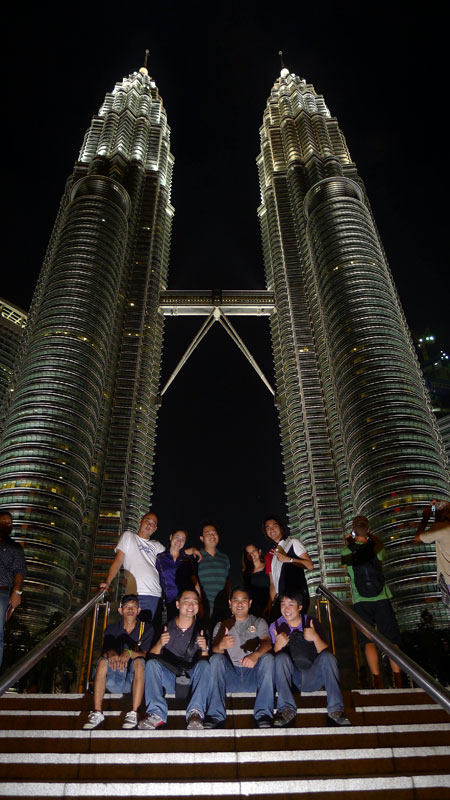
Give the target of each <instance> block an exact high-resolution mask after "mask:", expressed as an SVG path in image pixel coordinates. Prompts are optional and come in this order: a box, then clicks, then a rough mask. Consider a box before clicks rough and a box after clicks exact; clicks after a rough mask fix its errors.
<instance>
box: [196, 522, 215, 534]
mask: <svg viewBox="0 0 450 800" xmlns="http://www.w3.org/2000/svg"><path fill="white" fill-rule="evenodd" d="M207 525H211V528H215V529H216V530H217V523H216V522H215V521H214V520H213V519H205V520H204V522H202V524H201V526H200V527H201V531H202V533H203V529H204V528H206V526H207Z"/></svg>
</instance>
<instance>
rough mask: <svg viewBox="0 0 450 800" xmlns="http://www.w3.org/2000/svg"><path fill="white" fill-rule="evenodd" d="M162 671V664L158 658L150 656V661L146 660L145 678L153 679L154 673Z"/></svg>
mask: <svg viewBox="0 0 450 800" xmlns="http://www.w3.org/2000/svg"><path fill="white" fill-rule="evenodd" d="M160 672H161V664H160V663H159V661H157V660H156V658H149V659H148V661H146V662H145V678H146V680H151V676H152V675H157V674H158V673H160Z"/></svg>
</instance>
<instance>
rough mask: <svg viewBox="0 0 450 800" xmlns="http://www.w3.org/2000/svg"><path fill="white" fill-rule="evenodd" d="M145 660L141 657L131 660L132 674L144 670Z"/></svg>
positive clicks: (138, 673)
mask: <svg viewBox="0 0 450 800" xmlns="http://www.w3.org/2000/svg"><path fill="white" fill-rule="evenodd" d="M144 667H145V661H144V659H143V658H135V659H134V661H133V668H134V674H135V675H140V674H141V673H143V672H144Z"/></svg>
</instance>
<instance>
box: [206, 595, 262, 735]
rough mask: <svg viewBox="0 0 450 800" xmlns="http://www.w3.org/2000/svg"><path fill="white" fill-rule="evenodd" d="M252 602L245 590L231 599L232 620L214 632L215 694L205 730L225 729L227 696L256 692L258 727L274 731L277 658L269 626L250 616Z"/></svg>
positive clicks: (220, 623) (218, 624)
mask: <svg viewBox="0 0 450 800" xmlns="http://www.w3.org/2000/svg"><path fill="white" fill-rule="evenodd" d="M251 604H252V601H251V599H250V597H249V594H248V592H247V590H246V589H245V588H244V587H243V586H236V587H235V588H234V589H233V590H232V592H231V595H230V599H229V606H230V609H231V613H232V617H231V618H230V619H227V620H225V621H224V622H219V623H217V625H216V626H215V628H214V632H213V646H212V650H213V654H214V655H213V656H212V657H211V661H210V664H211V692H210V698H209V704H208V718H207V720H206V722H205V728H216V727H220V726H221V725H223V723H224V722H225V719H226V712H225V698H226V693H227V692H246V691H247V692H248V691H250V692H254V691H256V699H255V706H254V717H255V724H256V726H257V727H258V728H271V727H272V714H273V655H272V653H271V652H270V651H271V649H272V648H271V642H270V636H269V629H268V627H267V622H266V621H265V620H264V619H262V618H261V617H254V616H253V614H249V610H250V607H251Z"/></svg>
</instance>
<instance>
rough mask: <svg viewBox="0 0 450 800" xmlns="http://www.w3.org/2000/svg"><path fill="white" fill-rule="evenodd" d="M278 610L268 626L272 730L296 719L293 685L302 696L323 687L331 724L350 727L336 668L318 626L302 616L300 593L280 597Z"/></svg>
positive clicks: (313, 619) (311, 619) (317, 623)
mask: <svg viewBox="0 0 450 800" xmlns="http://www.w3.org/2000/svg"><path fill="white" fill-rule="evenodd" d="M280 606H281V614H282V616H281V617H279V618H278V619H277V621H276V622H273V623H272V625H271V626H270V637H271V639H272V643H273V649H274V653H275V686H276V689H277V692H278V703H277V713H276V716H275V720H274V725H275V727H276V728H283V727H285V726H286V725H289V723H290V722H293V721H294V720H295V718H296V716H297V706H296V703H295V700H294V698H293V696H292V686H293V685H295V686H296V687H297V689H299V690H300V691H302V692H315V691H317V690H318V689H321V688H322V687H324V688H325V691H326V693H327V709H328V717H329V718H330V720H332V722H331V724H334V725H350V722H349V720H348V719H347V717H346V716H345V714H344V701H343V699H342V693H341V689H340V686H339V668H338V664H337V661H336V658H335V656H334V655H333V654H332V653H330V651H329V649H328V644H327V642H326V641H325V636H324V633H323V631H322V628H321V625H320V622H318V620H317V619H315V618H314V617H310V616H308V614H303V611H302V606H303V596H302V594H301V592H299V593H296V594H292V595H291V594H283V595H281V598H280Z"/></svg>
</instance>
